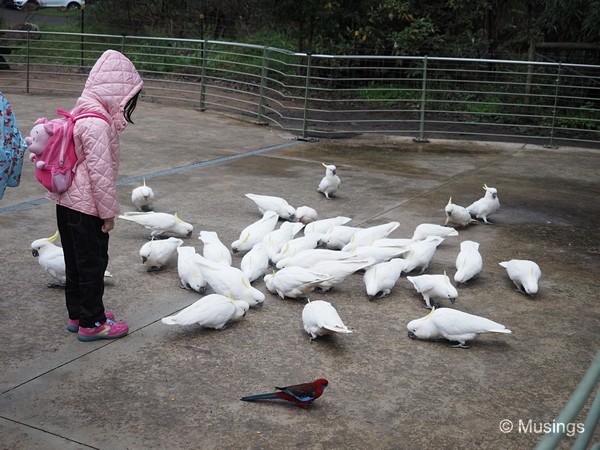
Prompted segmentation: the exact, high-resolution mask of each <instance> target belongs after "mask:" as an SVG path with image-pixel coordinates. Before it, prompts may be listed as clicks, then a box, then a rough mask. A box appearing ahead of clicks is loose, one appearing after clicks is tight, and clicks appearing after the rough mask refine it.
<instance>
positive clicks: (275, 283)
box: [264, 266, 332, 299]
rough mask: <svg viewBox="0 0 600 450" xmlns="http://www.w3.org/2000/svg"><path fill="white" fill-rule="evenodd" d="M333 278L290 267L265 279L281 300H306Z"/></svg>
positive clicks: (273, 292)
mask: <svg viewBox="0 0 600 450" xmlns="http://www.w3.org/2000/svg"><path fill="white" fill-rule="evenodd" d="M331 278H332V277H331V276H329V275H326V274H322V273H317V272H315V271H313V270H311V269H307V268H306V267H298V266H290V267H285V268H283V269H281V270H279V271H277V272H275V273H268V274H267V275H265V277H264V281H265V285H266V286H267V289H268V290H269V292H271V293H272V294H277V295H278V296H279V297H280V298H282V299H283V298H285V297H289V298H298V297H300V298H306V297H308V294H310V293H311V292H312V291H314V290H315V288H316V287H317V286H318V285H319V284H321V283H323V282H325V281H328V280H330V279H331Z"/></svg>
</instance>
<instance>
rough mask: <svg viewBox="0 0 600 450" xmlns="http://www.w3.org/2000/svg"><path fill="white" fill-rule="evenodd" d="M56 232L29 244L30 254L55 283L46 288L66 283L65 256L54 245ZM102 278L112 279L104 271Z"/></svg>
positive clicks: (56, 237) (59, 248) (56, 236)
mask: <svg viewBox="0 0 600 450" xmlns="http://www.w3.org/2000/svg"><path fill="white" fill-rule="evenodd" d="M58 236H59V233H58V231H57V232H56V233H54V234H53V235H52V236H51V237H49V238H42V239H36V240H35V241H33V242H32V243H31V254H32V255H33V256H34V257H36V258H37V259H38V263H39V264H40V266H42V268H43V269H44V270H45V271H46V272H47V273H48V275H50V276H51V277H52V278H53V279H54V280H56V282H55V283H48V287H51V288H55V287H62V286H64V285H65V283H66V282H67V277H66V268H65V254H64V251H63V249H62V247H59V246H57V245H55V244H54V241H56V239H58ZM104 277H105V278H106V277H112V275H111V273H110V272H109V271H108V270H106V271H105V272H104Z"/></svg>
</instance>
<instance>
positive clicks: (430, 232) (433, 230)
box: [412, 223, 458, 241]
mask: <svg viewBox="0 0 600 450" xmlns="http://www.w3.org/2000/svg"><path fill="white" fill-rule="evenodd" d="M427 236H439V237H443V238H445V237H447V236H458V231H456V230H455V229H454V228H452V227H445V226H442V225H436V224H435V223H422V224H420V225H417V227H416V228H415V232H414V233H413V237H412V240H413V241H422V240H424V239H425V238H426V237H427Z"/></svg>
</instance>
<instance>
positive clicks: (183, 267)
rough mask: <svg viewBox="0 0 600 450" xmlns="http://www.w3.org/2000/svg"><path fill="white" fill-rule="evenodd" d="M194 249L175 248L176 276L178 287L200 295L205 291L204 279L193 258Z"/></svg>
mask: <svg viewBox="0 0 600 450" xmlns="http://www.w3.org/2000/svg"><path fill="white" fill-rule="evenodd" d="M195 255H196V249H195V248H194V247H189V246H183V245H182V246H179V247H177V274H178V275H179V287H180V288H182V289H191V290H193V291H196V292H198V293H200V294H203V293H204V290H205V289H206V285H207V283H206V279H205V278H204V275H202V267H201V266H200V264H199V263H198V262H197V261H196V258H195Z"/></svg>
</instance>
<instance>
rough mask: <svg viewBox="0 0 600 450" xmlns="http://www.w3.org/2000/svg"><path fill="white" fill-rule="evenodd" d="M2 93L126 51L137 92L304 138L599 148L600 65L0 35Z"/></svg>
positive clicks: (60, 89) (60, 81)
mask: <svg viewBox="0 0 600 450" xmlns="http://www.w3.org/2000/svg"><path fill="white" fill-rule="evenodd" d="M0 33H2V36H1V37H0V58H2V59H0V83H1V88H2V90H4V91H6V90H9V89H10V90H14V91H21V92H26V93H31V94H37V93H40V94H41V93H48V94H49V93H63V94H73V95H78V94H79V93H80V92H81V90H82V88H83V84H84V82H85V79H86V77H87V73H88V71H89V69H90V68H91V66H92V65H93V64H94V62H95V61H96V59H97V58H98V57H99V56H100V54H101V53H102V52H103V51H104V50H106V49H108V48H112V49H115V50H119V51H121V52H122V53H124V54H126V55H127V56H128V57H129V58H130V59H131V60H132V61H133V62H134V63H135V65H136V67H138V70H139V71H140V73H141V74H142V76H143V78H144V80H145V88H144V93H143V95H144V98H145V99H146V100H148V101H156V102H166V103H170V104H177V105H183V106H187V107H191V108H195V109H200V110H207V109H208V110H213V111H217V112H225V113H228V114H232V115H235V116H238V117H241V118H246V119H249V120H252V121H254V122H256V123H259V124H269V125H272V126H277V127H280V128H282V129H284V130H287V131H290V132H293V133H296V134H298V135H299V136H300V137H301V138H311V137H335V136H345V135H352V134H364V133H372V134H387V135H389V134H396V135H401V136H409V137H413V138H415V139H416V140H419V141H426V140H427V139H429V138H438V137H444V138H462V139H487V140H500V141H513V142H515V141H516V142H519V141H525V142H535V143H539V144H542V145H547V146H556V145H569V144H577V143H578V144H584V143H585V144H591V145H593V146H595V145H596V144H599V143H600V66H594V65H582V64H561V63H551V62H537V61H508V60H492V59H489V60H482V59H461V58H441V57H430V58H428V57H412V56H411V57H391V56H389V57H382V56H368V55H366V56H365V55H361V56H351V55H320V54H306V53H296V52H292V51H287V50H284V49H278V48H270V47H264V46H258V45H250V44H241V43H234V42H221V41H210V40H192V39H169V38H153V37H138V36H116V35H98V34H77V33H49V32H36V31H12V30H6V31H2V30H0Z"/></svg>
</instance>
